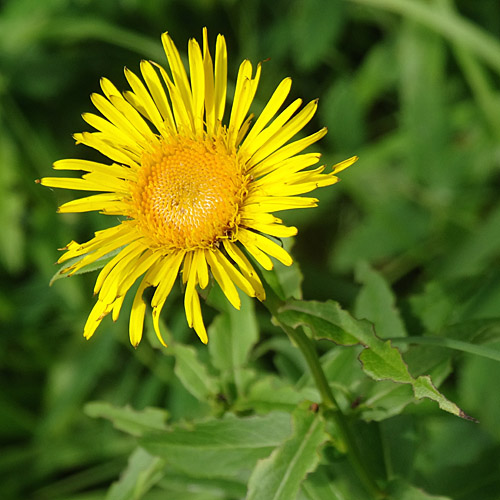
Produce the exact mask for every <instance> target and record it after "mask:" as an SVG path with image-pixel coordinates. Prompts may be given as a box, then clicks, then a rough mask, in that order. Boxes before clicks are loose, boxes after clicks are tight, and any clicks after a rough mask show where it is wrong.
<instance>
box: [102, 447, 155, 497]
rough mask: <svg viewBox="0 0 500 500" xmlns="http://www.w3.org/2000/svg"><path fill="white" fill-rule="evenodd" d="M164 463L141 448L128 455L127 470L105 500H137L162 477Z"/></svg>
mask: <svg viewBox="0 0 500 500" xmlns="http://www.w3.org/2000/svg"><path fill="white" fill-rule="evenodd" d="M164 468H165V464H164V461H163V460H162V459H160V458H158V457H153V456H152V455H150V454H149V453H148V452H147V451H145V450H143V449H142V448H136V449H135V451H134V452H133V453H132V455H130V458H129V461H128V465H127V468H126V469H125V470H124V471H123V473H122V474H121V476H120V479H119V480H118V481H117V482H116V483H114V484H113V485H112V486H111V488H110V489H109V491H108V494H107V495H106V500H139V499H141V498H143V496H144V495H145V494H146V493H147V492H148V491H149V490H150V489H151V487H152V486H153V485H154V484H156V483H157V482H158V481H159V480H160V479H161V478H162V477H163V475H164V474H163V470H164Z"/></svg>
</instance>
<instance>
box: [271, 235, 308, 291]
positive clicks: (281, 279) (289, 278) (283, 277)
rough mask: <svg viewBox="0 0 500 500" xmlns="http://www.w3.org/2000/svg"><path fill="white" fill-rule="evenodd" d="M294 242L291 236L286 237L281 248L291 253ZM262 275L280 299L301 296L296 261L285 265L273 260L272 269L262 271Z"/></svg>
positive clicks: (298, 270)
mask: <svg viewBox="0 0 500 500" xmlns="http://www.w3.org/2000/svg"><path fill="white" fill-rule="evenodd" d="M294 243H295V240H294V239H293V238H286V239H285V240H284V241H283V248H284V249H285V250H286V251H287V252H288V253H290V254H291V252H292V249H293V245H294ZM262 277H263V278H264V280H265V281H266V283H267V284H268V285H269V286H270V287H271V288H272V289H273V291H274V293H275V294H276V295H277V296H278V297H279V298H280V299H282V300H286V299H289V298H291V297H293V298H294V299H301V298H302V288H301V287H302V280H303V276H302V272H301V270H300V267H299V265H298V263H297V262H296V261H295V262H294V263H293V264H292V265H291V266H285V265H284V264H282V263H281V262H278V261H274V267H273V269H272V270H271V271H262Z"/></svg>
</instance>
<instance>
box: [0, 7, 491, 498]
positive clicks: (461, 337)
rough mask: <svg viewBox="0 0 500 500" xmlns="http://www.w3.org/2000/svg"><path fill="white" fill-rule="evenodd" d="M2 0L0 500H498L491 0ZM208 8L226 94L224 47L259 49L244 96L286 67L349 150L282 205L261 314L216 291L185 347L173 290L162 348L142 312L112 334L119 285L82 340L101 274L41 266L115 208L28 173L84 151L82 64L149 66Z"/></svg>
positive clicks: (240, 55) (262, 92) (87, 79)
mask: <svg viewBox="0 0 500 500" xmlns="http://www.w3.org/2000/svg"><path fill="white" fill-rule="evenodd" d="M2 7H3V8H2V11H1V12H0V130H1V133H0V162H1V167H0V227H1V229H2V230H1V231H0V262H1V265H0V269H1V273H2V274H1V284H2V287H1V288H0V290H1V292H0V319H1V322H2V331H3V335H2V337H1V340H0V342H1V349H0V366H1V367H2V374H3V377H2V383H1V384H2V385H1V390H0V435H1V439H2V454H1V458H0V484H1V488H0V490H1V495H0V496H1V497H2V498H5V499H7V500H10V499H13V500H14V499H18V498H26V499H30V498H33V499H37V500H48V499H50V500H63V499H64V500H83V499H86V500H87V499H88V500H91V499H92V500H93V499H102V498H106V499H107V500H132V499H133V500H139V499H145V500H155V499H165V498H168V499H170V500H177V499H179V500H181V499H182V500H235V499H240V498H245V497H246V498H249V499H251V498H256V499H257V498H258V499H263V500H267V499H287V500H288V499H294V498H297V499H298V500H323V499H324V500H326V499H332V498H333V499H341V498H342V499H347V500H351V499H356V500H365V499H366V500H371V499H373V498H377V497H378V498H383V497H384V495H386V498H388V499H390V500H414V499H415V500H417V499H418V500H420V499H437V500H446V499H453V500H477V499H481V500H499V499H500V494H499V491H500V479H499V474H498V465H497V464H498V463H499V461H500V433H499V426H498V415H499V412H500V398H499V392H498V389H497V386H496V381H497V380H498V379H499V377H500V368H499V367H500V363H499V361H500V344H499V341H500V312H499V311H500V310H499V304H500V266H499V262H500V259H499V257H500V237H499V234H500V231H499V224H500V201H499V197H498V189H499V177H498V167H499V160H498V157H499V156H498V142H499V139H500V93H499V81H500V80H499V76H500V30H499V29H498V25H499V24H498V20H499V19H500V5H499V4H498V2H469V1H467V0H456V2H452V0H343V1H341V0H335V1H328V2H320V1H318V0H294V1H292V2H290V1H288V0H276V1H274V2H257V1H251V0H248V1H243V2H235V1H232V0H212V1H210V2H207V1H201V0H189V1H181V0H169V1H166V2H165V1H160V0H149V1H147V2H143V1H139V0H126V1H123V2H120V3H119V5H118V4H116V3H113V2H97V1H95V0H91V1H88V2H71V1H69V0H57V1H56V0H51V1H44V2H39V1H37V0H7V1H5V2H3V6H2ZM203 26H207V27H208V30H209V39H210V43H211V44H212V45H213V44H214V42H215V37H216V34H217V33H219V32H221V33H223V34H225V35H226V37H227V40H228V50H229V70H230V71H229V78H230V80H231V79H233V82H231V81H230V89H229V98H230V99H231V96H232V90H231V85H232V83H234V76H235V74H236V70H237V67H238V64H239V63H240V61H241V60H242V59H244V58H250V59H251V60H252V62H257V61H260V60H265V59H267V58H270V61H269V62H266V63H265V64H264V65H263V73H262V77H261V82H260V84H259V90H258V92H257V96H256V102H255V112H256V113H258V111H259V109H261V108H262V106H263V105H264V104H265V102H266V100H267V99H268V98H269V96H270V95H271V94H272V92H273V90H274V88H275V87H276V85H277V84H278V83H279V81H281V79H283V78H284V77H286V76H291V77H292V79H293V87H292V98H293V99H295V98H297V97H302V98H304V100H305V101H308V100H311V99H314V98H316V97H319V98H320V103H319V110H318V116H317V117H315V119H314V120H313V123H312V124H311V128H310V129H309V131H310V132H313V131H315V130H317V129H319V128H320V127H322V126H324V125H326V126H328V128H329V133H328V135H327V136H326V138H325V139H324V140H323V141H322V142H321V144H320V147H321V148H322V153H323V160H324V161H325V163H326V164H327V165H331V164H333V163H335V162H336V161H338V160H339V159H343V158H346V157H348V156H351V155H354V154H356V155H359V156H360V160H359V161H358V163H357V164H356V165H355V166H353V167H351V168H349V169H348V170H347V171H345V172H342V173H341V175H340V176H341V178H342V182H341V183H340V184H339V185H336V186H334V187H333V188H327V189H323V190H320V191H319V192H316V193H315V194H314V196H317V197H318V198H319V199H320V202H319V207H318V208H317V209H314V210H310V211H302V213H296V214H295V213H290V214H288V213H285V214H283V215H280V216H282V217H283V218H284V219H285V220H286V222H287V223H290V224H295V225H297V227H298V228H299V234H298V236H297V237H296V238H294V241H293V248H291V250H290V251H291V253H292V254H293V256H294V260H295V261H296V262H295V263H294V265H293V266H291V267H290V268H286V267H284V266H282V265H279V264H277V265H276V268H275V270H274V271H272V272H265V273H263V275H264V276H263V277H264V279H265V281H266V284H267V285H266V286H267V287H268V289H269V293H268V297H269V298H268V301H267V302H266V303H265V304H264V305H267V307H268V308H269V310H270V311H271V312H272V321H271V315H270V313H269V311H268V310H266V309H265V308H264V307H263V306H262V305H261V304H258V303H256V302H255V301H253V300H250V299H248V298H247V297H244V296H243V294H241V295H242V296H241V299H242V307H241V311H236V310H234V309H233V308H231V306H230V305H228V304H227V302H226V301H225V299H224V298H223V296H222V294H221V292H220V290H218V289H217V288H216V287H214V288H213V289H212V290H211V291H210V293H209V295H208V297H207V300H206V305H204V314H205V317H206V319H207V323H209V328H208V332H209V338H210V342H209V344H208V346H204V345H201V344H200V343H199V342H198V341H197V340H196V338H195V336H194V333H193V332H192V331H190V330H189V329H188V328H187V326H186V324H185V318H184V312H183V305H182V297H179V295H180V294H179V293H178V292H179V286H177V287H174V288H175V290H174V293H173V294H172V297H170V298H169V301H168V302H167V306H166V307H165V311H164V313H163V316H164V318H163V319H164V320H165V325H164V329H165V331H166V332H167V335H166V339H167V340H168V344H169V347H168V348H167V349H164V348H163V347H160V345H159V343H158V342H157V340H156V338H155V335H154V333H153V331H152V325H151V324H150V323H148V322H147V324H146V332H145V337H146V338H145V339H144V340H143V342H142V343H141V344H140V346H139V347H138V348H137V349H135V350H134V349H132V348H131V347H130V346H129V345H128V335H127V326H128V317H127V312H126V311H128V310H129V309H130V299H129V298H127V300H126V302H125V304H124V306H123V312H122V316H121V317H120V318H119V319H118V320H117V322H116V323H112V322H111V320H110V319H108V318H106V319H105V320H104V321H103V323H102V325H101V327H100V328H99V330H98V332H97V333H96V335H95V337H94V338H92V339H91V340H90V341H89V342H86V341H85V340H84V339H82V337H81V333H82V330H83V326H84V324H85V321H86V317H87V314H88V312H89V311H90V309H91V307H92V305H93V301H94V299H93V298H92V289H93V280H94V278H95V274H94V273H88V272H86V273H78V274H79V276H75V277H74V278H71V279H64V280H60V279H59V278H60V277H62V275H61V273H60V271H59V272H58V271H57V269H56V268H55V267H54V265H53V263H54V262H55V261H56V260H57V258H58V255H57V254H58V252H57V250H56V249H57V248H61V247H64V245H66V244H67V243H68V242H69V241H71V240H76V241H79V242H82V241H86V240H87V239H88V238H90V237H91V236H92V234H93V233H94V232H95V231H96V230H99V229H101V228H103V227H107V226H108V225H109V224H110V223H109V217H108V218H106V217H104V216H101V215H88V214H86V215H81V214H77V215H69V214H57V213H56V208H57V205H58V204H60V203H63V202H65V201H67V200H68V199H70V195H69V194H68V193H62V192H55V191H50V190H48V189H46V188H41V187H40V186H39V185H37V184H36V183H35V182H34V180H35V179H37V178H40V177H43V176H47V175H50V165H51V163H52V162H53V161H55V160H57V159H60V158H68V157H74V158H80V157H82V158H83V157H85V158H89V159H90V158H91V156H92V154H93V153H92V152H90V151H85V150H84V149H80V148H81V146H80V147H78V148H77V147H75V146H74V144H73V141H72V139H71V133H73V132H75V131H80V130H85V129H86V126H85V125H84V123H83V122H82V120H81V118H80V115H81V113H82V112H86V111H89V110H91V108H92V106H91V103H90V100H89V97H88V96H89V94H90V93H92V92H94V91H97V90H98V86H99V78H100V77H101V76H106V77H109V78H110V79H111V80H112V81H113V82H114V83H115V84H116V86H117V87H118V88H124V89H125V88H126V83H125V78H124V77H123V73H122V71H123V66H127V67H129V68H130V69H132V70H134V71H135V70H137V68H138V66H139V61H140V59H141V58H145V59H154V60H155V61H157V62H159V63H162V64H164V63H165V58H164V55H163V51H162V48H161V44H160V40H159V36H160V34H161V33H162V32H163V31H166V30H168V31H169V32H170V33H171V35H172V36H173V38H174V40H175V41H176V43H177V45H178V47H179V48H180V50H181V53H182V55H183V57H185V55H186V51H185V48H186V43H187V40H188V38H190V37H197V38H199V37H200V34H201V28H202V27H203ZM89 155H90V156H89ZM327 168H329V167H328V166H327ZM283 243H284V245H290V243H289V242H286V241H285V242H283ZM287 248H289V247H288V246H287ZM107 258H109V256H107ZM104 263H105V259H103V260H102V261H101V262H99V263H98V264H97V265H96V266H95V267H96V269H97V268H98V267H100V266H102V265H103V264H104ZM299 265H300V269H299ZM64 267H67V264H66V265H64V266H63V268H64ZM86 271H88V270H86ZM54 274H55V275H54ZM51 278H53V281H54V284H53V286H52V287H51V288H49V287H48V284H49V281H50V280H51ZM303 298H304V299H305V300H302V299H303ZM286 334H288V335H290V337H291V338H292V339H293V342H290V339H289V338H288V337H287V335H286ZM304 353H305V354H304ZM315 363H316V364H315ZM321 373H323V374H324V380H323V382H322V379H321ZM440 407H441V408H442V409H444V410H446V411H444V412H443V411H441V410H440ZM461 408H463V409H464V411H465V412H467V414H470V415H471V416H472V417H473V418H475V419H478V420H479V423H473V422H471V421H468V420H467V419H465V418H457V416H456V415H458V416H461V417H465V416H466V415H465V414H464V412H463V410H461Z"/></svg>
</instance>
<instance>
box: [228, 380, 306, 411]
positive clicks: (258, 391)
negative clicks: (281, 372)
mask: <svg viewBox="0 0 500 500" xmlns="http://www.w3.org/2000/svg"><path fill="white" fill-rule="evenodd" d="M304 399H306V397H305V395H303V394H301V392H299V391H298V390H297V389H296V388H295V387H293V386H292V385H290V384H287V383H286V382H285V381H284V380H283V379H282V378H279V377H275V376H267V377H262V376H260V377H259V378H258V380H257V381H256V382H255V383H254V384H253V385H252V386H251V387H250V388H249V389H248V391H247V393H246V394H244V395H242V396H241V397H240V398H238V400H237V401H236V402H235V404H234V405H233V408H234V409H235V410H236V411H249V410H253V411H256V412H269V411H273V410H275V411H276V410H281V411H290V412H291V411H292V410H293V409H294V408H295V407H296V406H297V404H299V403H300V402H301V401H303V400H304Z"/></svg>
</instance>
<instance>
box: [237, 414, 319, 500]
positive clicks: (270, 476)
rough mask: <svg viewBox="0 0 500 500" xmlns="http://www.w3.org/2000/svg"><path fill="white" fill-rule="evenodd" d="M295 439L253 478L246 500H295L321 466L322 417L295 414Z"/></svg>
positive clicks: (263, 462) (264, 462)
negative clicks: (308, 479) (311, 473)
mask: <svg viewBox="0 0 500 500" xmlns="http://www.w3.org/2000/svg"><path fill="white" fill-rule="evenodd" d="M292 418H293V427H294V433H293V436H292V437H291V438H290V439H289V440H288V441H285V442H284V443H283V444H282V445H281V446H280V447H279V448H277V449H276V450H274V451H273V453H272V454H271V455H270V456H269V457H268V458H266V459H264V460H261V461H259V463H258V464H257V466H256V467H255V469H254V470H253V472H252V475H251V476H250V480H249V483H248V495H247V497H246V498H247V500H262V499H264V498H265V499H266V500H293V499H294V498H296V496H297V494H298V492H299V488H300V485H301V483H302V481H303V480H304V479H305V477H306V476H307V474H308V473H310V472H312V471H313V470H314V469H315V468H316V466H317V465H318V461H319V455H318V447H319V446H320V445H321V443H323V442H324V441H326V440H327V435H326V434H325V430H324V423H323V420H322V419H321V417H320V415H319V414H317V413H314V412H313V411H311V410H308V409H302V408H299V409H297V410H296V411H295V412H294V413H293V417H292Z"/></svg>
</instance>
